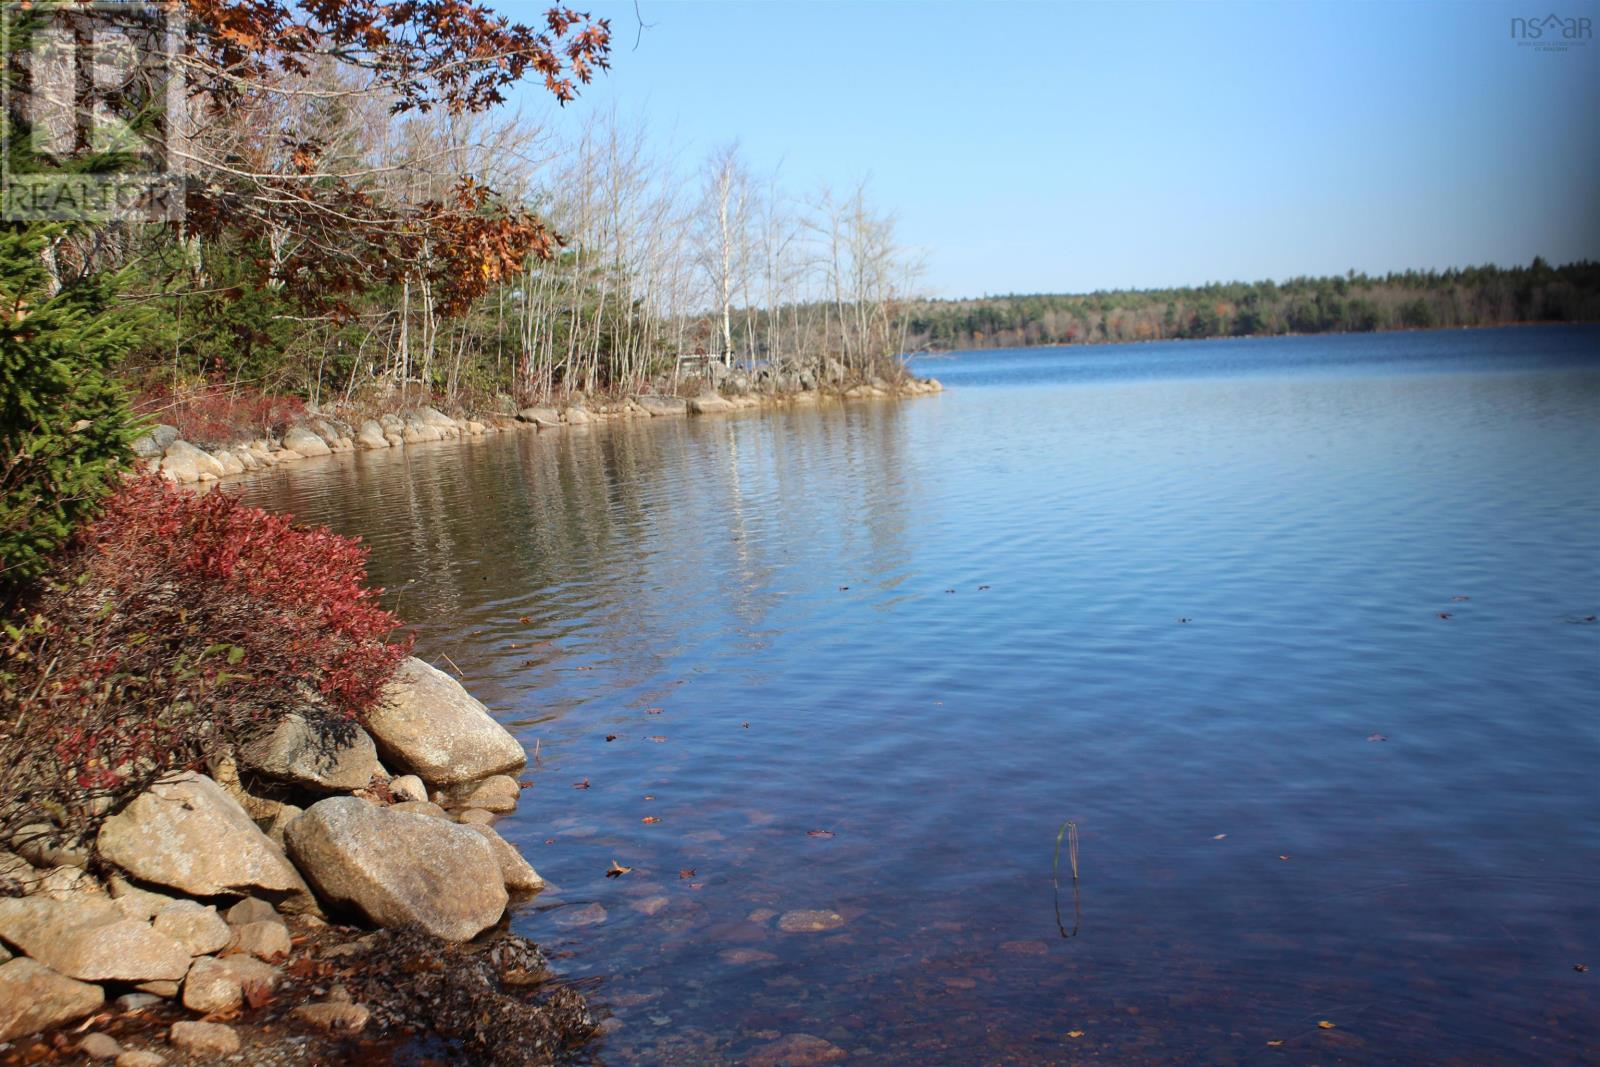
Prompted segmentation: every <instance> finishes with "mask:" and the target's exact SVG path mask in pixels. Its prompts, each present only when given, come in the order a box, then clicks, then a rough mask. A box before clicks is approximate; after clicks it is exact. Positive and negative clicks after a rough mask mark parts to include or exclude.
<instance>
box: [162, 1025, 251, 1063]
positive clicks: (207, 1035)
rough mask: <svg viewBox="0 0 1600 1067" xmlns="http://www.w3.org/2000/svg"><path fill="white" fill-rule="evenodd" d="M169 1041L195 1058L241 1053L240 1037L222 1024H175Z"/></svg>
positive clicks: (169, 1035)
mask: <svg viewBox="0 0 1600 1067" xmlns="http://www.w3.org/2000/svg"><path fill="white" fill-rule="evenodd" d="M167 1040H168V1041H170V1042H172V1044H173V1045H175V1046H176V1047H178V1048H181V1049H183V1051H185V1052H188V1053H191V1054H193V1055H195V1056H231V1055H233V1054H234V1053H235V1052H238V1051H239V1035H238V1034H236V1033H234V1032H233V1027H231V1026H224V1025H223V1024H222V1023H197V1022H189V1021H185V1022H181V1023H173V1024H172V1029H171V1030H169V1031H167Z"/></svg>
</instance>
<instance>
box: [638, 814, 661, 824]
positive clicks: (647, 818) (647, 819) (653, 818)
mask: <svg viewBox="0 0 1600 1067" xmlns="http://www.w3.org/2000/svg"><path fill="white" fill-rule="evenodd" d="M639 821H640V822H652V823H654V822H660V821H661V820H660V819H658V818H657V817H656V816H654V815H646V816H645V817H644V818H642V819H640V820H639Z"/></svg>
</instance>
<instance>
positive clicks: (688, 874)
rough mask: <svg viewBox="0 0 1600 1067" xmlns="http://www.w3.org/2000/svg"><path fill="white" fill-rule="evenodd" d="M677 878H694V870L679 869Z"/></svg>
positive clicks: (691, 868)
mask: <svg viewBox="0 0 1600 1067" xmlns="http://www.w3.org/2000/svg"><path fill="white" fill-rule="evenodd" d="M678 877H679V878H693V877H694V868H693V867H684V868H682V869H680V870H679V871H678Z"/></svg>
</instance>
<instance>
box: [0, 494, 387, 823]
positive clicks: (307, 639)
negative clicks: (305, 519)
mask: <svg viewBox="0 0 1600 1067" xmlns="http://www.w3.org/2000/svg"><path fill="white" fill-rule="evenodd" d="M366 559H367V552H366V549H365V548H363V547H362V546H361V545H360V544H359V543H358V542H356V541H354V540H352V539H350V538H346V537H341V536H339V535H337V534H334V533H332V532H330V531H328V530H325V529H320V528H314V527H306V526H298V525H296V524H295V523H293V522H292V521H291V520H290V519H289V518H287V517H285V516H280V515H273V514H270V513H268V512H265V511H262V510H261V509H259V508H252V507H247V506H245V505H243V504H241V503H239V501H238V500H237V498H235V497H232V496H229V495H227V494H224V493H220V492H213V493H209V494H206V495H194V494H192V493H190V492H188V491H185V490H181V489H177V488H175V487H172V486H169V485H166V484H165V483H163V482H162V481H160V480H159V479H157V478H154V477H144V478H139V479H134V480H130V481H128V482H127V483H125V485H124V486H123V487H122V489H121V490H120V491H119V492H118V493H117V495H116V496H115V497H113V498H112V500H111V502H110V504H109V506H108V507H107V509H106V511H105V513H104V514H103V516H102V517H101V518H100V519H99V520H98V521H96V522H95V523H94V524H93V525H91V526H90V527H89V528H88V529H87V530H86V531H84V533H83V534H82V535H81V536H80V537H79V539H78V541H77V543H76V544H75V545H74V546H73V548H72V550H71V551H70V552H69V553H68V554H67V555H66V556H65V557H64V558H63V559H62V561H61V562H60V564H59V565H58V567H57V568H56V570H55V572H54V573H53V574H51V575H50V576H49V578H48V580H47V581H46V583H45V585H44V589H43V592H42V593H41V595H40V597H39V598H38V600H37V601H36V602H35V603H34V604H33V605H31V607H30V611H29V615H28V617H27V618H26V619H25V620H23V621H22V623H21V624H20V625H11V626H8V627H7V634H6V644H7V646H8V647H7V648H6V657H5V659H6V660H7V661H8V663H7V665H6V666H4V667H0V700H3V701H4V704H3V705H0V708H3V710H0V760H3V761H4V762H3V764H0V829H3V830H13V829H15V828H16V827H17V826H18V825H21V822H22V821H25V820H27V819H28V818H29V817H30V816H29V812H30V811H32V812H33V813H34V817H36V816H37V813H38V812H40V811H44V812H48V813H50V815H51V816H52V818H53V821H54V822H55V823H56V824H57V825H58V826H60V827H62V828H65V829H68V830H71V831H74V832H82V831H84V830H85V829H86V827H87V826H88V825H90V824H91V823H92V822H93V821H94V820H95V819H97V818H98V817H99V816H101V815H104V814H106V813H108V812H109V811H114V810H116V809H117V808H118V807H120V806H121V804H122V803H125V802H126V801H127V800H129V799H131V798H132V797H133V796H134V795H136V794H137V793H138V792H139V791H140V790H142V789H144V788H145V787H146V786H148V784H149V783H150V782H151V781H153V780H154V779H156V778H158V777H159V776H160V775H162V774H164V773H166V772H168V771H171V770H175V769H178V768H183V767H198V766H200V765H201V764H202V763H204V762H205V761H206V759H207V758H208V757H210V756H213V755H215V754H216V753H217V752H219V751H221V750H222V749H225V748H227V747H229V746H233V745H238V744H241V743H244V742H246V741H248V740H249V739H250V738H251V737H252V736H254V734H255V733H256V732H257V731H260V730H262V729H263V728H264V727H266V726H268V725H270V724H275V723H276V721H277V720H278V718H279V717H280V716H281V715H283V714H284V713H286V712H291V711H292V712H297V713H299V714H302V715H304V716H306V718H307V719H309V720H312V721H313V722H314V723H315V724H316V725H318V726H320V727H322V728H323V730H324V732H325V733H326V734H327V736H330V737H333V738H337V736H338V735H339V733H340V732H341V731H342V732H343V733H344V734H345V735H346V736H348V734H349V732H350V731H351V729H352V727H353V725H354V724H357V723H359V722H360V721H361V720H362V717H363V715H364V713H365V712H366V711H367V710H368V709H369V708H370V707H372V705H373V704H374V703H375V702H376V700H377V699H378V697H379V693H380V691H381V689H382V686H383V684H384V683H385V682H386V681H387V680H388V678H389V677H390V675H391V674H392V673H393V671H394V668H395V666H396V665H397V664H398V663H399V662H400V660H401V659H403V658H404V657H405V655H406V653H407V650H408V649H407V644H408V643H407V642H395V641H391V640H389V637H390V635H391V634H392V633H393V632H394V631H395V630H396V628H397V627H398V626H399V620H398V619H397V618H396V617H395V616H393V615H391V614H390V613H389V612H387V611H385V610H384V609H383V608H382V607H381V606H380V605H379V603H378V599H377V598H378V593H379V592H380V591H379V590H376V589H373V588H372V587H370V586H368V585H367V584H366Z"/></svg>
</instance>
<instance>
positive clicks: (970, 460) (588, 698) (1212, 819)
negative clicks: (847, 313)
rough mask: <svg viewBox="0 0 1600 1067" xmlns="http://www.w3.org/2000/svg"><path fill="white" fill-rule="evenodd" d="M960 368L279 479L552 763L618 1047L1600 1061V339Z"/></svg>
mask: <svg viewBox="0 0 1600 1067" xmlns="http://www.w3.org/2000/svg"><path fill="white" fill-rule="evenodd" d="M921 368H922V369H923V370H924V371H926V372H931V373H934V374H936V375H937V376H938V377H940V378H941V379H942V380H943V381H944V382H945V384H946V385H947V387H948V391H947V392H946V393H945V394H943V395H942V396H939V397H933V398H924V399H917V400H911V401H906V402H900V403H872V402H865V403H860V404H853V405H849V406H830V407H825V408H823V409H821V410H797V411H794V412H791V413H787V414H780V415H759V414H748V415H741V416H736V417H728V418H704V419H691V420H654V421H652V422H648V423H644V424H638V423H630V424H617V425H611V426H605V427H593V428H586V429H579V430H576V431H563V432H561V433H558V434H541V435H538V436H537V437H534V436H529V435H520V436H517V437H515V438H506V439H499V440H492V441H488V442H482V443H477V444H473V445H465V446H451V445H444V446H423V447H419V448H414V449H408V450H406V452H405V453H404V454H402V455H395V456H391V455H380V456H372V455H359V456H347V457H333V458H331V459H329V460H327V461H319V462H320V466H317V467H311V466H310V465H306V466H303V467H302V468H300V469H299V470H297V471H295V472H294V473H293V475H292V476H287V477H286V476H282V475H278V476H275V477H274V478H272V479H271V480H267V481H262V482H257V483H254V484H253V485H252V486H251V487H250V488H249V489H248V491H247V494H248V495H249V496H250V497H251V498H253V499H255V500H257V501H261V502H266V503H269V504H271V505H273V506H275V507H279V508H284V509H287V510H290V511H293V512H295V513H296V514H298V515H300V516H302V517H304V518H307V519H313V520H317V521H324V522H328V523H330V524H332V525H333V526H335V527H336V528H338V529H340V530H342V531H345V532H350V533H359V534H361V535H363V536H364V537H366V538H367V539H368V540H369V541H370V542H371V544H372V546H373V550H374V571H375V573H376V575H377V577H378V579H379V580H380V581H381V582H382V583H383V584H385V585H387V586H389V587H391V592H390V594H389V595H388V600H389V602H390V603H391V604H392V605H397V606H398V608H399V610H400V612H401V613H402V614H403V615H405V616H406V617H407V618H409V619H412V620H415V622H416V623H417V629H418V634H419V654H421V655H424V656H425V657H427V658H429V659H431V660H433V661H435V662H438V663H440V664H441V665H444V666H448V665H449V664H451V663H453V664H454V665H455V666H457V667H458V668H459V669H460V671H461V672H463V673H464V674H465V676H466V678H467V681H468V685H469V687H470V688H471V689H472V690H473V691H474V692H475V693H476V694H477V695H479V696H480V697H481V698H482V699H484V700H485V701H486V702H488V703H489V704H490V705H491V706H492V707H493V708H495V709H496V711H497V712H499V713H500V714H502V715H503V716H504V718H505V720H506V721H507V722H508V723H509V724H511V725H512V727H513V729H515V730H516V731H517V732H518V733H519V736H521V737H522V738H523V739H524V740H525V742H526V743H527V745H528V748H529V750H530V752H532V751H534V750H535V746H536V745H537V752H538V763H537V765H536V766H533V767H532V768H531V770H532V773H533V776H534V778H535V779H536V782H537V784H536V785H535V786H534V787H533V788H532V789H529V790H527V791H526V792H525V793H524V800H523V805H522V808H521V810H520V811H519V812H517V813H516V814H515V815H514V816H512V817H510V818H508V819H506V820H505V821H503V822H502V823H501V824H500V828H501V830H502V831H503V832H504V833H505V834H506V835H507V836H508V837H510V838H511V839H513V840H515V841H517V842H518V843H519V844H520V845H522V846H523V848H524V849H525V851H526V852H527V853H528V855H529V857H530V858H531V859H532V860H533V862H534V864H535V866H537V867H538V868H539V869H540V871H541V872H542V873H543V874H544V875H545V876H546V877H547V878H549V879H550V880H551V881H552V882H553V883H554V884H555V886H556V887H557V888H556V889H555V890H552V891H551V892H549V893H547V894H545V895H544V896H542V897H541V898H539V899H537V900H536V901H535V902H534V903H533V904H532V905H530V906H528V907H527V908H525V909H524V910H523V911H521V912H520V913H518V914H517V916H516V917H515V919H514V925H515V927H516V928H517V929H518V930H519V931H521V932H524V933H526V934H528V935H530V936H532V937H534V938H535V939H537V940H539V941H540V942H542V943H544V944H545V945H546V946H547V947H549V948H551V949H552V950H553V951H555V952H556V953H558V954H559V955H560V958H559V960H558V964H559V966H560V967H561V969H562V970H563V971H564V973H565V974H567V975H569V976H570V977H572V978H573V979H574V980H577V981H580V982H581V983H582V984H583V986H584V988H585V989H586V990H587V991H588V992H589V994H590V995H591V997H592V998H593V999H594V1001H595V1002H596V1003H597V1004H601V1005H605V1006H606V1007H607V1008H608V1009H609V1010H610V1011H611V1012H612V1014H613V1018H612V1021H611V1022H610V1023H609V1024H608V1028H609V1030H610V1032H609V1033H608V1035H607V1037H606V1038H605V1039H604V1041H603V1042H602V1044H601V1045H600V1046H599V1047H598V1049H597V1050H596V1051H595V1053H594V1057H595V1059H597V1060H599V1061H601V1062H606V1063H613V1064H623V1063H672V1064H717V1063H743V1062H755V1063H760V1062H769V1063H771V1062H812V1061H808V1060H793V1061H783V1060H782V1057H780V1056H778V1055H776V1054H775V1053H773V1052H772V1050H771V1048H770V1046H771V1043H772V1042H775V1041H779V1040H783V1039H787V1038H789V1035H794V1034H809V1035H813V1036H815V1037H817V1038H821V1039H823V1040H825V1041H827V1042H830V1043H832V1045H834V1046H836V1047H837V1048H838V1049H840V1050H842V1052H843V1054H844V1055H845V1056H847V1057H848V1060H847V1061H841V1062H850V1063H873V1064H945V1063H949V1064H975V1063H985V1064H1001V1063H1005V1064H1012V1063H1015V1064H1040V1063H1090V1062H1093V1063H1107V1064H1189V1063H1209V1064H1255V1063H1279V1062H1290V1063H1305V1064H1312V1063H1316V1064H1326V1063H1359V1064H1394V1063H1434V1064H1472V1065H1483V1064H1531V1063H1539V1064H1580V1063H1595V1062H1600V995H1597V992H1596V990H1597V988H1600V986H1597V983H1600V698H1597V693H1600V624H1596V623H1594V622H1593V621H1592V617H1593V616H1595V615H1596V614H1597V613H1600V329H1596V328H1526V329H1517V330H1490V331H1471V332H1459V331H1457V332H1434V333H1414V334H1389V335H1379V336H1347V337H1332V338H1285V339H1273V340H1246V341H1219V342H1206V343H1187V344H1181V343H1180V344H1150V345H1133V346H1113V347H1101V348H1092V349H1034V350H1016V351H990V352H974V353H960V354H957V355H955V356H953V357H949V358H940V359H932V360H927V361H924V362H923V363H922V364H921ZM408 583H409V584H408ZM402 587H403V588H402ZM846 587H848V588H846ZM1446 616H1447V617H1446ZM524 620H525V621H524ZM1185 620H1187V621H1185ZM445 657H448V662H447V661H446V659H445ZM652 709H658V710H657V711H656V713H651V712H652ZM608 735H615V740H614V741H607V740H606V738H607V736H608ZM1374 736H1377V737H1382V738H1386V740H1371V739H1369V738H1372V737H1374ZM585 779H586V780H587V781H588V783H589V788H587V789H575V788H573V784H574V783H575V782H579V781H581V780H585ZM647 816H650V817H654V818H656V819H659V820H660V821H659V822H655V823H645V822H642V821H641V820H643V819H644V818H645V817H647ZM1069 819H1070V820H1073V821H1074V822H1075V823H1076V824H1077V827H1078V829H1079V834H1080V844H1079V869H1080V874H1081V880H1080V883H1079V887H1080V909H1079V917H1078V918H1077V920H1076V923H1077V926H1078V932H1077V934H1076V936H1074V937H1071V938H1063V937H1062V936H1061V930H1060V929H1059V928H1058V926H1057V919H1056V910H1055V899H1054V895H1053V892H1052V885H1051V862H1052V850H1053V848H1054V846H1055V841H1056V835H1057V832H1058V829H1059V828H1060V827H1061V824H1062V822H1063V821H1064V820H1069ZM813 830H826V831H831V833H832V834H833V836H832V837H822V836H810V835H808V831H813ZM613 860H615V861H616V862H618V863H621V864H623V865H626V866H630V867H632V868H633V872H632V873H631V874H628V875H626V876H624V877H621V878H617V879H607V878H606V877H604V873H605V871H606V869H607V867H608V866H609V865H610V864H611V862H612V861H613ZM1062 864H1063V870H1065V867H1066V859H1065V857H1063V860H1062ZM690 871H692V872H693V873H692V874H691V873H687V872H690ZM680 872H684V873H683V875H682V876H681V877H680ZM1061 903H1062V916H1063V919H1064V922H1065V925H1066V926H1067V927H1068V928H1070V927H1071V926H1072V925H1073V924H1074V922H1075V920H1074V915H1073V906H1072V899H1071V882H1070V878H1064V881H1063V896H1062V900H1061ZM797 909H816V910H826V911H831V912H833V913H835V914H836V915H837V916H838V918H839V919H840V920H842V925H839V926H838V927H837V928H835V929H830V930H824V931H819V932H784V931H783V930H781V929H780V928H779V923H778V919H777V918H776V917H774V915H773V914H772V913H774V912H775V913H779V914H781V913H785V912H790V911H793V910H797ZM1578 964H1587V965H1588V966H1589V968H1590V970H1589V972H1587V973H1580V972H1579V971H1577V970H1575V965H1578ZM1322 1020H1326V1021H1329V1022H1332V1023H1334V1024H1335V1026H1334V1028H1333V1029H1324V1028H1319V1026H1318V1023H1319V1021H1322ZM1070 1032H1080V1033H1081V1035H1082V1036H1079V1037H1072V1036H1069V1033H1070ZM1274 1041H1281V1042H1282V1043H1283V1044H1282V1045H1269V1042H1274ZM791 1047H792V1046H791ZM764 1057H765V1058H764ZM817 1062H820V1061H817Z"/></svg>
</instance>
